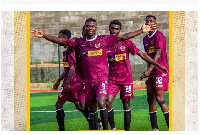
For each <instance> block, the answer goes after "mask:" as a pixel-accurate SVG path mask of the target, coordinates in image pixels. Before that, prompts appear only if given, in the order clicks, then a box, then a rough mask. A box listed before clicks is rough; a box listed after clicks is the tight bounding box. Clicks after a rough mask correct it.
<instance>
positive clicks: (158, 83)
mask: <svg viewBox="0 0 200 135" xmlns="http://www.w3.org/2000/svg"><path fill="white" fill-rule="evenodd" d="M145 83H146V85H148V86H151V87H152V88H154V89H155V90H156V91H159V90H164V91H168V86H169V74H162V75H160V76H153V77H150V78H148V80H147V81H146V82H145Z"/></svg>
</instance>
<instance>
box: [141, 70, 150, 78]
mask: <svg viewBox="0 0 200 135" xmlns="http://www.w3.org/2000/svg"><path fill="white" fill-rule="evenodd" d="M150 74H151V70H146V71H144V72H143V73H142V75H141V76H140V80H142V79H143V78H146V77H148V76H149V75H150Z"/></svg>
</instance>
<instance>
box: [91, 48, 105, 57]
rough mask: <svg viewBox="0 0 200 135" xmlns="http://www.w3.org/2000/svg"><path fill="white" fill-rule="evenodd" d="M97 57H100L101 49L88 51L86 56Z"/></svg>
mask: <svg viewBox="0 0 200 135" xmlns="http://www.w3.org/2000/svg"><path fill="white" fill-rule="evenodd" d="M99 55H102V49H100V50H94V51H88V56H99Z"/></svg>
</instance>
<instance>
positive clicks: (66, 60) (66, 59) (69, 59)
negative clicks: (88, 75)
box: [63, 49, 76, 85]
mask: <svg viewBox="0 0 200 135" xmlns="http://www.w3.org/2000/svg"><path fill="white" fill-rule="evenodd" d="M75 64H76V59H75V52H73V53H71V54H69V55H67V49H65V51H64V52H63V67H64V71H65V73H66V74H65V78H64V81H63V83H65V82H66V80H67V78H68V74H69V70H70V66H75ZM75 82H76V74H75V73H74V75H73V77H72V78H71V82H70V85H74V83H75Z"/></svg>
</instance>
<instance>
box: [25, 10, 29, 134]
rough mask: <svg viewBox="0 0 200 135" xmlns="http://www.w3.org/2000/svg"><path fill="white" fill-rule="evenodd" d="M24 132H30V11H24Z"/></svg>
mask: <svg viewBox="0 0 200 135" xmlns="http://www.w3.org/2000/svg"><path fill="white" fill-rule="evenodd" d="M26 38H27V40H26V58H27V59H26V60H27V61H26V80H27V81H26V83H27V84H26V86H27V88H26V90H27V92H26V93H27V95H26V102H27V104H26V110H27V111H26V130H27V131H30V11H26Z"/></svg>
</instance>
